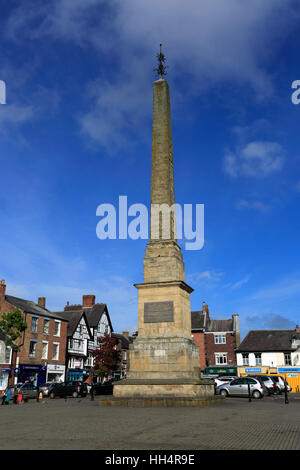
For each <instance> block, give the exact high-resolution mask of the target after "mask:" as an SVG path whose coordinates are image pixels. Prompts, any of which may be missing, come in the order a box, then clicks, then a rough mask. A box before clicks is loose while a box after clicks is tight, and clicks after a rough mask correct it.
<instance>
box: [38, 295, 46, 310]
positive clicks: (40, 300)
mask: <svg viewBox="0 0 300 470" xmlns="http://www.w3.org/2000/svg"><path fill="white" fill-rule="evenodd" d="M38 305H39V306H40V307H43V308H45V307H46V297H39V298H38Z"/></svg>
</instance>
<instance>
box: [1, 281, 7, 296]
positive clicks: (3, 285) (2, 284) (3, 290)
mask: <svg viewBox="0 0 300 470" xmlns="http://www.w3.org/2000/svg"><path fill="white" fill-rule="evenodd" d="M5 293H6V285H5V281H4V279H2V281H0V297H5Z"/></svg>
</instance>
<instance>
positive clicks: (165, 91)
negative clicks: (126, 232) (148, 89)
mask: <svg viewBox="0 0 300 470" xmlns="http://www.w3.org/2000/svg"><path fill="white" fill-rule="evenodd" d="M153 204H159V205H160V204H167V205H168V206H169V207H171V206H172V205H173V204H175V195H174V169H173V143H172V126H171V109H170V92H169V85H168V83H167V82H166V81H165V80H163V79H160V80H157V81H156V82H154V87H153V126H152V168H151V207H152V208H153ZM154 216H155V214H154V213H153V211H151V224H150V225H151V226H152V227H153V223H154V221H153V218H154ZM169 223H170V237H169V238H170V239H174V238H175V229H174V226H175V216H174V213H170V217H169ZM161 224H162V221H160V225H161ZM152 235H153V234H152V232H150V240H151V239H152ZM162 235H163V234H162V227H161V226H160V230H159V238H160V239H162Z"/></svg>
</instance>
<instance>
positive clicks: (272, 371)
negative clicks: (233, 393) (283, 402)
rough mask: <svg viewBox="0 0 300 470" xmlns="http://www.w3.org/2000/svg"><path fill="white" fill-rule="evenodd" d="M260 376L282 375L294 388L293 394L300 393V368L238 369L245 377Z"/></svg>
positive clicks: (267, 367) (241, 375)
mask: <svg viewBox="0 0 300 470" xmlns="http://www.w3.org/2000/svg"><path fill="white" fill-rule="evenodd" d="M251 374H258V375H260V374H261V375H280V376H281V377H284V378H285V380H286V381H287V383H288V384H289V385H290V387H292V390H291V391H292V392H293V393H296V392H300V368H299V367H289V366H286V367H284V366H282V367H269V366H262V367H238V375H239V376H240V377H243V376H245V375H251Z"/></svg>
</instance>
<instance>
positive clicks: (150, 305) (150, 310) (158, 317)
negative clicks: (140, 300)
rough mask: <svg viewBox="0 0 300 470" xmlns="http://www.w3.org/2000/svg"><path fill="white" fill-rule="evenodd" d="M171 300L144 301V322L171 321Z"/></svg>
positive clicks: (172, 319)
mask: <svg viewBox="0 0 300 470" xmlns="http://www.w3.org/2000/svg"><path fill="white" fill-rule="evenodd" d="M172 321H174V318H173V302H145V303H144V323H158V322H172Z"/></svg>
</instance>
